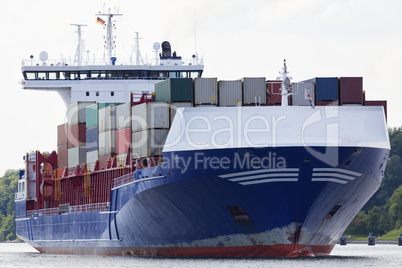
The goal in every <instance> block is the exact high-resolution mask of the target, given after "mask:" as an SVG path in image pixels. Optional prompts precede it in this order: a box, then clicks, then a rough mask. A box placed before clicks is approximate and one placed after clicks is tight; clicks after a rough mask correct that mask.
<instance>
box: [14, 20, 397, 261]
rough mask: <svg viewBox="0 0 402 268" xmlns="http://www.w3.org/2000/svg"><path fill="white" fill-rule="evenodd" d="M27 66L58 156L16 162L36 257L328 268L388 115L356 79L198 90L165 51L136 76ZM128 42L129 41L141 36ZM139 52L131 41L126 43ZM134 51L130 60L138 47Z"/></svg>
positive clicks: (56, 64) (193, 76) (365, 187)
mask: <svg viewBox="0 0 402 268" xmlns="http://www.w3.org/2000/svg"><path fill="white" fill-rule="evenodd" d="M117 15H119V14H111V13H109V14H98V16H100V17H102V16H104V17H102V18H105V20H103V19H102V18H100V17H98V22H99V23H100V24H102V25H103V27H105V29H106V30H107V33H108V34H107V36H106V50H107V53H106V55H107V56H105V57H104V59H103V60H99V61H98V60H89V59H86V60H84V59H83V57H82V50H83V49H82V46H81V44H80V42H81V41H82V38H81V26H82V25H76V26H77V27H78V31H77V33H78V41H79V44H78V48H77V54H76V57H75V59H74V61H67V60H63V59H61V60H57V61H52V60H49V59H48V57H47V53H45V52H42V53H41V55H40V57H39V61H37V60H34V59H33V57H31V58H30V59H28V60H25V61H23V66H22V74H23V77H24V82H23V88H24V89H27V90H49V91H56V92H58V93H59V94H60V96H61V97H62V99H63V100H64V102H65V103H66V106H67V109H66V110H67V113H66V122H64V124H61V125H59V126H58V127H57V133H58V139H57V151H53V152H40V151H31V152H29V153H27V154H26V155H25V156H24V163H25V170H24V171H21V172H20V178H19V181H18V192H17V193H16V194H15V215H16V219H15V224H16V233H17V235H18V237H19V238H21V239H22V240H23V241H25V242H26V243H28V244H30V245H31V246H32V247H34V248H35V249H37V250H38V251H40V252H42V253H52V254H88V255H131V256H150V257H156V256H158V257H159V256H161V257H297V256H317V255H326V254H329V253H330V252H331V250H332V248H333V247H334V246H335V244H336V243H337V241H338V239H339V237H340V236H341V235H342V233H343V232H344V230H345V229H346V228H347V226H348V225H349V223H350V222H351V221H352V219H353V218H354V216H355V215H356V214H357V213H358V211H359V210H360V209H361V208H362V207H363V205H364V204H365V203H366V202H367V201H368V199H369V198H370V197H371V196H372V195H373V194H374V192H375V191H376V190H377V189H378V188H379V186H380V184H381V181H382V178H383V176H384V170H385V167H386V163H387V159H388V155H389V151H390V144H389V138H388V133H387V126H386V101H368V100H365V94H364V91H363V79H362V78H361V77H315V78H312V79H306V80H304V81H300V82H297V83H296V82H291V81H290V78H289V76H288V71H287V66H286V62H285V64H284V66H283V68H282V71H281V77H280V78H275V79H274V80H267V79H266V78H265V77H245V78H242V79H239V80H219V79H217V78H205V77H202V72H203V68H204V65H203V60H202V59H200V58H199V57H198V55H196V54H195V55H193V56H192V58H191V59H190V60H184V59H182V58H181V57H180V56H177V54H176V52H172V50H171V45H170V43H169V42H166V41H165V42H163V43H162V44H161V45H160V44H159V43H155V44H154V51H155V58H154V59H153V60H152V62H144V61H143V60H142V58H141V56H140V53H137V56H136V58H135V59H131V60H127V61H126V60H121V59H119V58H117V57H116V56H115V55H114V48H113V44H114V40H113V38H114V37H113V31H112V30H113V29H112V25H113V21H112V20H113V17H115V16H117ZM137 37H138V36H137ZM137 42H138V38H137ZM137 47H138V46H137Z"/></svg>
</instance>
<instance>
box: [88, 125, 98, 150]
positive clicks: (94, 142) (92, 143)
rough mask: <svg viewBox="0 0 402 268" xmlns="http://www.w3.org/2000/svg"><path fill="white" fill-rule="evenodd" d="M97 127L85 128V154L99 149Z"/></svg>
mask: <svg viewBox="0 0 402 268" xmlns="http://www.w3.org/2000/svg"><path fill="white" fill-rule="evenodd" d="M98 136H99V133H98V127H97V126H96V127H91V128H87V152H91V151H95V150H98V147H99V138H98Z"/></svg>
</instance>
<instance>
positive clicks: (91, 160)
mask: <svg viewBox="0 0 402 268" xmlns="http://www.w3.org/2000/svg"><path fill="white" fill-rule="evenodd" d="M98 159H99V151H98V150H95V151H90V152H87V163H88V164H90V166H91V170H93V167H94V165H95V164H96V161H98Z"/></svg>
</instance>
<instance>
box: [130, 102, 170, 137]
mask: <svg viewBox="0 0 402 268" xmlns="http://www.w3.org/2000/svg"><path fill="white" fill-rule="evenodd" d="M169 126H170V124H169V104H168V103H166V102H146V103H142V104H138V105H134V106H133V107H132V131H133V132H136V131H139V130H144V129H148V128H169Z"/></svg>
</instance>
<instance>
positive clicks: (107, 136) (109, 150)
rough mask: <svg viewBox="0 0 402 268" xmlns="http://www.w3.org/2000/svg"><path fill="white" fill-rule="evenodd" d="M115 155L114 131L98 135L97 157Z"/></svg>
mask: <svg viewBox="0 0 402 268" xmlns="http://www.w3.org/2000/svg"><path fill="white" fill-rule="evenodd" d="M114 153H116V130H114V129H113V130H108V131H105V132H100V133H99V156H104V155H111V154H114Z"/></svg>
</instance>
